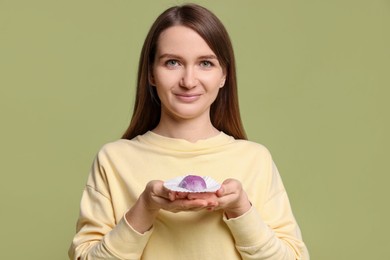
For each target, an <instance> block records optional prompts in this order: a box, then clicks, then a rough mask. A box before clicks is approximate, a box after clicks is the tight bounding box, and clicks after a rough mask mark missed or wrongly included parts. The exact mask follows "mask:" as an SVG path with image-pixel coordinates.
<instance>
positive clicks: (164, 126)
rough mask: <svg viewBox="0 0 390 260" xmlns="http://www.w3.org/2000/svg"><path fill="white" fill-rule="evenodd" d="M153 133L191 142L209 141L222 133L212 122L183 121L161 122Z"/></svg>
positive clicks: (166, 120)
mask: <svg viewBox="0 0 390 260" xmlns="http://www.w3.org/2000/svg"><path fill="white" fill-rule="evenodd" d="M152 131H153V132H154V133H156V134H159V135H162V136H166V137H170V138H178V139H184V140H187V141H189V142H196V141H198V140H202V139H207V138H210V137H213V136H216V135H218V134H219V133H220V131H219V130H218V129H216V128H215V127H214V126H213V125H212V123H211V121H202V122H197V120H181V121H180V122H178V121H175V120H168V119H164V120H161V121H160V123H159V124H158V125H157V127H156V128H155V129H153V130H152Z"/></svg>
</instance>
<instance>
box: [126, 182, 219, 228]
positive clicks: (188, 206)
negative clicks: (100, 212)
mask: <svg viewBox="0 0 390 260" xmlns="http://www.w3.org/2000/svg"><path fill="white" fill-rule="evenodd" d="M213 205H214V204H209V202H208V201H207V200H205V199H202V198H198V199H197V198H194V199H191V200H190V199H188V198H187V193H183V192H180V193H178V192H172V191H170V190H168V189H167V188H165V187H164V185H163V182H162V181H159V180H154V181H150V182H149V183H148V184H147V185H146V187H145V190H144V191H143V192H142V194H141V195H140V196H139V198H138V200H137V201H136V202H135V204H134V205H133V207H131V208H130V209H129V210H128V211H127V212H126V214H125V218H126V221H127V223H129V225H130V226H132V227H133V228H134V229H135V230H137V231H138V232H140V233H144V232H146V231H148V230H149V229H150V228H151V227H152V225H153V223H154V221H155V219H156V217H157V215H158V212H159V211H160V209H164V210H167V211H170V212H180V211H197V210H201V209H204V208H207V207H210V206H213Z"/></svg>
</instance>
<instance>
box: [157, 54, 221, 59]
mask: <svg viewBox="0 0 390 260" xmlns="http://www.w3.org/2000/svg"><path fill="white" fill-rule="evenodd" d="M157 59H159V60H161V59H179V60H180V59H183V57H181V56H180V55H176V54H171V53H163V54H161V55H159V56H158V57H157ZM197 59H198V60H218V58H217V56H215V55H214V54H210V55H201V56H199V57H197Z"/></svg>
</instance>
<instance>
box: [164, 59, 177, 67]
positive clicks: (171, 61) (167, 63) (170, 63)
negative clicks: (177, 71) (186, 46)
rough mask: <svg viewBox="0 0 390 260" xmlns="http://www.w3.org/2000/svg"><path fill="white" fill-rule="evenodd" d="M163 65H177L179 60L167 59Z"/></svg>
mask: <svg viewBox="0 0 390 260" xmlns="http://www.w3.org/2000/svg"><path fill="white" fill-rule="evenodd" d="M165 65H167V66H168V67H176V66H179V62H178V61H177V60H168V61H166V62H165Z"/></svg>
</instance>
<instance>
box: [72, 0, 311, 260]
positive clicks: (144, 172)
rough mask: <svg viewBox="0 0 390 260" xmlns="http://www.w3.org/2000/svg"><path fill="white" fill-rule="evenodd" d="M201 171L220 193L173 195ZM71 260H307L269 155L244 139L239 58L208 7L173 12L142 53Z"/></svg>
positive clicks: (90, 189) (85, 204) (99, 161)
mask: <svg viewBox="0 0 390 260" xmlns="http://www.w3.org/2000/svg"><path fill="white" fill-rule="evenodd" d="M187 174H196V175H200V176H209V177H211V178H213V179H214V180H216V181H218V182H219V183H221V187H220V188H219V189H218V190H217V191H215V192H203V193H189V192H188V193H187V192H175V191H172V190H169V189H167V188H166V187H165V186H164V181H165V180H168V179H172V178H175V177H177V176H183V175H187ZM69 256H70V258H71V259H152V260H155V259H169V260H174V259H184V260H192V259H194V260H201V259H202V260H204V259H213V260H215V259H224V260H237V259H275V260H283V259H309V256H308V252H307V249H306V247H305V244H304V243H303V241H302V238H301V233H300V230H299V227H298V225H297V223H296V221H295V219H294V216H293V214H292V211H291V208H290V204H289V200H288V197H287V194H286V191H285V189H284V187H283V184H282V181H281V178H280V176H279V173H278V171H277V168H276V166H275V165H274V163H273V161H272V158H271V155H270V153H269V152H268V150H267V149H266V148H265V147H263V146H262V145H260V144H256V143H253V142H250V141H247V140H246V136H245V133H244V129H243V127H242V124H241V119H240V114H239V108H238V98H237V86H236V72H235V61H234V55H233V50H232V46H231V42H230V39H229V36H228V34H227V32H226V30H225V28H224V26H223V25H222V24H221V22H220V21H219V20H218V18H217V17H216V16H215V15H214V14H212V13H211V12H210V11H209V10H207V9H205V8H203V7H201V6H198V5H193V4H189V5H183V6H177V7H172V8H170V9H168V10H166V11H165V12H164V13H162V14H161V15H160V16H159V17H158V18H157V20H156V21H155V22H154V24H153V26H152V27H151V29H150V31H149V34H148V36H147V38H146V40H145V43H144V46H143V48H142V52H141V58H140V63H139V72H138V86H137V94H136V103H135V107H134V113H133V117H132V120H131V123H130V126H129V128H128V129H127V131H126V132H125V134H124V135H123V138H122V139H121V140H118V141H116V142H113V143H109V144H107V145H105V146H104V147H103V148H102V149H101V150H100V151H99V153H98V155H97V157H96V159H95V161H94V164H93V167H92V170H91V172H90V175H89V179H88V182H87V185H86V188H85V190H84V193H83V196H82V200H81V209H80V217H79V220H78V223H77V233H76V235H75V237H74V239H73V243H72V245H71V248H70V249H69Z"/></svg>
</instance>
